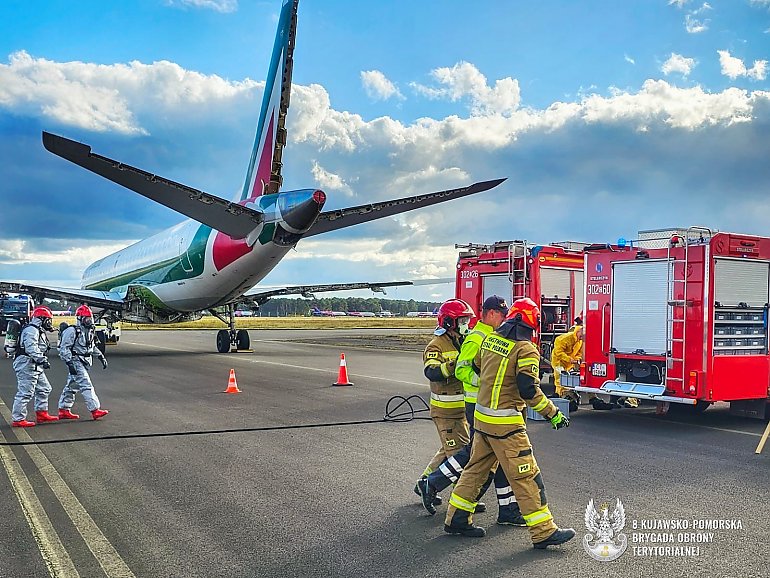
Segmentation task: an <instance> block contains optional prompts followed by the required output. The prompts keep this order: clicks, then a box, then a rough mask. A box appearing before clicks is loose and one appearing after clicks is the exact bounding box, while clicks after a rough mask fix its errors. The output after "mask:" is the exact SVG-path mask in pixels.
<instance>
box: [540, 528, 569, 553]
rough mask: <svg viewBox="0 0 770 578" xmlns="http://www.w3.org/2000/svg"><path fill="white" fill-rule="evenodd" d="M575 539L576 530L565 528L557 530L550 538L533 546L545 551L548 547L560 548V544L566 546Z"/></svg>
mask: <svg viewBox="0 0 770 578" xmlns="http://www.w3.org/2000/svg"><path fill="white" fill-rule="evenodd" d="M574 537H575V530H573V529H572V528H564V529H563V530H562V529H561V528H557V529H556V531H554V533H553V534H551V535H550V536H548V537H547V538H546V539H545V540H543V541H542V542H535V543H534V544H532V546H533V547H534V548H536V549H538V550H544V549H545V548H547V547H548V546H558V545H559V544H564V542H569V541H570V540H572V538H574Z"/></svg>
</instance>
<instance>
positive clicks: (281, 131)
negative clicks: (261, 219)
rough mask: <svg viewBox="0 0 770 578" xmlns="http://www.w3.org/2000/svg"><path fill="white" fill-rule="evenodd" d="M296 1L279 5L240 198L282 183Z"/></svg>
mask: <svg viewBox="0 0 770 578" xmlns="http://www.w3.org/2000/svg"><path fill="white" fill-rule="evenodd" d="M298 4H299V0H283V5H282V6H281V14H280V17H279V18H278V31H277V33H276V35H275V44H274V45H273V55H272V57H271V59H270V70H269V71H268V74H267V79H266V80H265V93H264V96H263V97H262V108H261V109H260V112H259V124H258V125H257V135H256V137H255V139H254V148H253V149H252V151H251V160H250V161H249V170H248V172H247V173H246V181H245V182H244V184H243V191H242V192H241V198H240V200H241V201H245V200H248V199H253V198H256V197H259V196H261V195H263V194H270V193H277V192H278V189H279V188H280V187H281V181H282V176H281V166H282V163H281V155H282V152H283V147H284V145H285V144H286V128H285V121H286V112H287V111H288V109H289V93H290V92H291V73H292V67H293V62H294V56H293V54H294V40H295V37H296V31H297V6H298Z"/></svg>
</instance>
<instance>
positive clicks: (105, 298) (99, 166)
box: [0, 0, 505, 353]
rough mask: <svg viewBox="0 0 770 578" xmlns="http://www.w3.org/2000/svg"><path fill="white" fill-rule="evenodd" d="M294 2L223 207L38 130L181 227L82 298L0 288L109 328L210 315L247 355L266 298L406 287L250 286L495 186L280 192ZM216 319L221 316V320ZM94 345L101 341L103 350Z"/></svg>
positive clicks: (117, 256) (92, 270)
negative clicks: (386, 224) (311, 251)
mask: <svg viewBox="0 0 770 578" xmlns="http://www.w3.org/2000/svg"><path fill="white" fill-rule="evenodd" d="M298 4H299V0H283V3H282V6H281V13H280V16H279V20H278V30H277V33H276V37H275V43H274V46H273V52H272V57H271V60H270V68H269V70H268V75H267V79H266V81H265V92H264V96H263V99H262V104H261V109H260V113H259V121H258V124H257V132H256V137H255V141H254V146H253V149H252V151H251V158H250V160H249V164H248V169H247V172H246V179H245V181H244V184H243V189H242V191H241V193H240V195H238V196H237V198H236V199H234V200H233V201H228V200H226V199H224V198H221V197H218V196H215V195H212V194H210V193H207V192H205V191H201V190H198V189H195V188H193V187H190V186H187V185H184V184H182V183H178V182H174V181H172V180H169V179H166V178H164V177H162V176H159V175H155V174H152V173H149V172H147V171H144V170H142V169H139V168H136V167H134V166H131V165H129V164H126V163H123V162H120V161H117V160H114V159H111V158H108V157H106V156H102V155H100V154H96V153H94V152H92V150H91V147H90V146H88V145H86V144H82V143H79V142H76V141H73V140H70V139H67V138H64V137H62V136H58V135H55V134H52V133H49V132H45V131H44V132H43V135H42V138H43V146H44V147H45V148H46V149H47V150H48V151H50V152H51V153H53V154H55V155H57V156H60V157H62V158H63V159H66V160H68V161H70V162H72V163H75V164H77V165H80V166H81V167H83V168H85V169H87V170H89V171H91V172H94V173H96V174H97V175H100V176H102V177H104V178H106V179H109V180H111V181H113V182H115V183H117V184H119V185H122V186H124V187H126V188H128V189H131V190H132V191H135V192H137V193H139V194H140V195H143V196H144V197H147V198H149V199H151V200H153V201H155V202H157V203H160V204H162V205H164V206H166V207H168V208H170V209H172V210H174V211H177V212H179V213H181V214H182V215H184V216H186V217H188V220H186V221H184V222H182V223H180V224H178V225H176V226H173V227H171V228H169V229H166V230H164V231H161V232H159V233H157V234H155V235H153V236H151V237H149V238H147V239H144V240H142V241H139V242H137V243H134V244H133V245H130V246H129V247H126V248H124V249H121V250H119V251H117V252H115V253H112V254H111V255H108V256H107V257H104V258H102V259H99V260H98V261H95V262H94V263H92V264H91V265H89V266H88V267H87V268H86V269H85V271H84V273H83V276H82V280H81V288H80V289H69V288H63V287H45V286H39V285H30V284H26V283H0V290H2V288H4V287H8V288H12V290H14V291H19V292H23V293H27V294H30V295H32V296H34V297H35V298H36V299H37V300H38V301H39V300H40V299H41V298H45V297H47V298H51V299H59V300H67V301H71V302H73V303H85V304H88V305H90V306H91V307H92V309H93V310H94V313H95V315H96V316H97V318H98V319H101V320H103V321H104V322H105V323H106V326H107V332H108V334H107V335H106V336H101V337H100V340H101V341H103V340H104V339H107V340H109V338H110V335H109V332H111V331H112V329H113V324H114V323H116V322H117V321H120V320H125V321H129V322H134V323H159V324H160V323H172V322H182V321H192V320H196V319H199V318H200V317H201V316H202V315H203V313H204V312H205V311H208V312H209V313H211V314H212V315H214V316H215V317H217V318H218V319H219V320H220V321H222V322H223V323H224V324H225V325H226V326H227V327H228V328H227V329H222V330H219V331H218V332H217V337H216V347H217V351H219V352H220V353H227V352H230V351H237V350H243V349H248V348H249V346H250V338H249V334H248V332H247V331H246V330H243V329H241V330H236V328H235V311H236V307H237V306H238V305H248V306H249V307H251V308H258V307H259V305H261V304H264V303H265V302H266V301H267V300H268V299H270V298H271V297H275V296H277V295H290V294H299V295H302V296H305V297H310V298H312V294H313V292H324V291H343V290H350V289H371V290H373V291H379V292H384V288H385V287H393V286H400V285H415V284H417V283H416V282H412V281H394V282H386V283H377V282H362V283H337V284H327V285H302V286H289V287H281V288H277V289H270V290H262V291H260V290H259V289H258V288H257V289H254V290H253V291H250V290H251V289H252V288H253V287H255V286H256V285H257V284H258V283H259V282H260V281H261V280H262V279H263V278H264V277H265V276H266V275H267V274H268V273H269V272H270V271H271V270H272V269H273V268H274V267H275V266H276V265H277V264H278V263H279V262H280V261H281V259H282V258H283V257H284V256H285V255H286V254H287V253H288V252H289V251H290V250H291V249H293V248H294V247H295V246H296V245H297V243H298V242H299V241H301V240H302V239H304V238H307V237H312V236H315V235H319V234H321V233H328V232H330V231H336V230H339V229H342V228H345V227H350V226H353V225H359V224H362V223H366V222H368V221H372V220H375V219H381V218H384V217H391V216H393V215H397V214H400V213H403V212H406V211H411V210H413V209H418V208H423V207H428V206H431V205H435V204H437V203H442V202H445V201H449V200H453V199H458V198H461V197H465V196H468V195H473V194H476V193H480V192H482V191H486V190H489V189H492V188H493V187H496V186H497V185H499V184H500V183H502V182H503V181H504V180H505V179H496V180H490V181H484V182H478V183H474V184H471V185H469V186H465V187H460V188H456V189H451V190H445V191H438V192H434V193H428V194H423V195H417V196H412V197H405V198H400V199H393V200H389V201H384V202H377V203H369V204H365V205H360V206H354V207H347V208H343V209H338V210H333V211H325V212H324V211H323V210H322V209H323V206H324V203H325V202H326V193H324V192H323V191H321V190H319V189H314V188H309V189H300V190H293V191H285V192H284V191H281V190H280V188H281V184H282V181H283V177H282V174H281V170H282V156H283V149H284V146H285V145H286V143H287V139H286V135H287V132H286V126H285V121H286V113H287V110H288V107H289V94H290V91H291V76H292V69H293V66H294V46H295V40H296V33H297V8H298ZM218 309H224V312H225V313H224V315H225V316H226V318H225V316H223V314H222V313H220V311H219V310H218ZM102 346H103V342H102Z"/></svg>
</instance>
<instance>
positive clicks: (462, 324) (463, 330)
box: [457, 317, 471, 335]
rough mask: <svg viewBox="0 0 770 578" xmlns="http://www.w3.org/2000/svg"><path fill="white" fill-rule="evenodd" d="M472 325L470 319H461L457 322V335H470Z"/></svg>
mask: <svg viewBox="0 0 770 578" xmlns="http://www.w3.org/2000/svg"><path fill="white" fill-rule="evenodd" d="M470 324H471V318H470V317H460V319H458V320H457V333H459V334H460V335H468V332H469V331H470V330H471V328H470Z"/></svg>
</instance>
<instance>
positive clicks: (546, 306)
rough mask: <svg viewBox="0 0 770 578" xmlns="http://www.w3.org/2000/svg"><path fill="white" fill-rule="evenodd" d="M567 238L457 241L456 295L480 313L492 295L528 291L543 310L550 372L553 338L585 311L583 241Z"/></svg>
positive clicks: (510, 296)
mask: <svg viewBox="0 0 770 578" xmlns="http://www.w3.org/2000/svg"><path fill="white" fill-rule="evenodd" d="M585 246H587V244H586V243H577V242H573V241H566V242H561V243H552V244H550V245H530V244H528V243H527V241H499V242H497V243H494V244H492V245H478V244H467V245H455V248H456V249H460V253H459V256H458V259H457V278H456V286H455V295H456V297H457V298H458V299H462V300H464V301H466V302H467V303H468V304H470V305H471V307H473V309H474V311H476V312H477V314H479V315H480V314H481V306H482V304H483V303H484V300H485V299H486V298H487V297H489V296H490V295H499V296H500V297H505V299H506V300H507V301H508V304H509V305H510V304H511V303H513V301H515V300H516V299H520V298H522V297H529V298H530V299H532V300H533V301H534V302H535V303H537V304H538V306H539V307H540V311H541V326H540V333H539V335H540V348H541V355H542V360H541V364H540V369H541V372H550V371H551V367H550V363H549V362H550V359H551V350H552V348H553V341H554V339H556V337H557V336H558V335H561V334H562V333H565V332H566V331H568V330H569V328H570V327H571V326H572V324H573V322H574V320H575V318H576V317H578V316H579V315H580V312H581V310H582V306H583V305H582V304H583V286H584V283H583V251H582V249H583V247H585Z"/></svg>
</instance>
